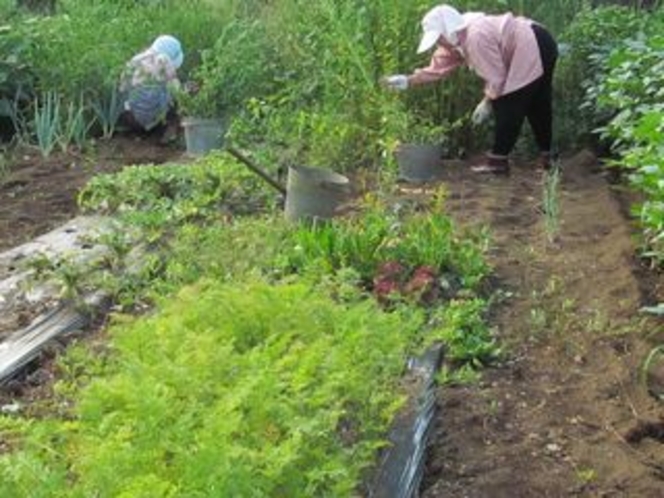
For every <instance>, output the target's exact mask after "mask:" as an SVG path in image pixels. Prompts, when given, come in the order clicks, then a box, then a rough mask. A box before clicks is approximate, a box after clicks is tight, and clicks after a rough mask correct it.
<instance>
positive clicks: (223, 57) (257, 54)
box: [178, 19, 278, 118]
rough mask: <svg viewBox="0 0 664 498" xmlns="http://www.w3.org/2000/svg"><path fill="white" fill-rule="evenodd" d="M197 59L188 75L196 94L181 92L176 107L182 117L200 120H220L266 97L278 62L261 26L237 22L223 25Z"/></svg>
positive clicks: (241, 21) (256, 23) (247, 22)
mask: <svg viewBox="0 0 664 498" xmlns="http://www.w3.org/2000/svg"><path fill="white" fill-rule="evenodd" d="M201 59H202V60H201V64H200V65H199V66H198V67H196V68H195V69H194V70H193V71H192V72H191V74H190V78H191V80H193V81H194V82H195V83H196V90H195V91H194V92H181V93H180V94H179V95H178V105H179V107H180V109H181V111H182V113H183V114H185V115H187V116H195V117H204V118H207V117H211V118H215V117H221V116H224V115H226V114H228V113H231V112H233V111H236V110H238V109H239V108H241V107H242V106H243V105H244V103H245V101H246V100H247V99H249V98H257V97H262V96H263V95H264V94H266V93H268V92H269V90H270V87H271V86H272V84H273V83H272V82H273V81H274V72H275V71H276V69H277V68H276V65H277V61H278V59H277V51H276V50H274V47H273V45H272V44H271V43H270V42H269V37H268V36H267V34H266V33H265V31H264V29H262V26H261V24H259V23H258V22H257V21H244V20H241V19H236V20H232V21H230V22H227V23H226V24H225V25H224V26H223V27H222V28H221V34H220V35H219V38H217V40H216V41H215V43H214V46H213V47H210V48H207V49H204V50H203V51H202V53H201Z"/></svg>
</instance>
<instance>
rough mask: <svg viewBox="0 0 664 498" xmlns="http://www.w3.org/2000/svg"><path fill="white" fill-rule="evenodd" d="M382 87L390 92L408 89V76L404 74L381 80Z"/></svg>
mask: <svg viewBox="0 0 664 498" xmlns="http://www.w3.org/2000/svg"><path fill="white" fill-rule="evenodd" d="M383 85H385V86H386V87H388V88H389V89H390V90H406V89H407V88H408V76H406V75H405V74H395V75H393V76H386V77H385V78H383Z"/></svg>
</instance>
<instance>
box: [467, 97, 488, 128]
mask: <svg viewBox="0 0 664 498" xmlns="http://www.w3.org/2000/svg"><path fill="white" fill-rule="evenodd" d="M491 110H492V109H491V101H490V100H489V99H483V100H482V102H480V103H479V104H477V107H475V110H474V111H473V116H472V118H471V119H472V121H473V124H474V125H481V124H482V123H484V122H485V121H486V120H487V119H489V116H491Z"/></svg>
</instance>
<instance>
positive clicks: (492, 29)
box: [410, 13, 544, 100]
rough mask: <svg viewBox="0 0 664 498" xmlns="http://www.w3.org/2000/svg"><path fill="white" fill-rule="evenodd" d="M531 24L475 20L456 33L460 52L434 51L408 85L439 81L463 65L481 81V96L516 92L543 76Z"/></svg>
mask: <svg viewBox="0 0 664 498" xmlns="http://www.w3.org/2000/svg"><path fill="white" fill-rule="evenodd" d="M533 22H534V21H532V20H530V19H527V18H525V17H515V16H513V15H512V14H510V13H508V14H503V15H500V16H489V15H480V16H474V17H473V18H471V19H470V20H469V21H468V27H467V28H466V29H465V30H464V31H462V32H460V33H459V49H458V50H448V49H446V48H445V47H441V46H439V47H438V48H436V51H435V52H434V54H433V57H432V58H431V63H430V64H429V66H428V67H426V68H423V69H417V70H416V71H415V72H414V73H413V74H412V75H411V76H410V83H412V84H415V85H417V84H422V83H429V82H433V81H437V80H440V79H442V78H445V77H446V76H447V75H448V74H450V73H451V72H452V71H454V70H455V69H456V68H458V67H459V66H462V65H464V64H466V65H467V66H468V67H470V68H471V69H472V70H473V71H474V72H475V73H476V74H477V75H478V76H479V77H480V78H482V79H483V80H484V82H485V86H484V94H485V95H486V96H487V97H488V98H490V99H492V100H493V99H497V98H498V97H502V96H503V95H507V94H509V93H512V92H514V91H516V90H519V89H520V88H523V87H524V86H526V85H528V84H529V83H532V82H533V81H535V80H536V79H537V78H539V77H540V76H542V74H543V73H544V70H543V68H542V59H541V57H540V52H539V46H538V45H537V39H536V38H535V33H534V32H533V30H532V24H533Z"/></svg>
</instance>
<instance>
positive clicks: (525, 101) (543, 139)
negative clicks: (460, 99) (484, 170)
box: [492, 24, 558, 156]
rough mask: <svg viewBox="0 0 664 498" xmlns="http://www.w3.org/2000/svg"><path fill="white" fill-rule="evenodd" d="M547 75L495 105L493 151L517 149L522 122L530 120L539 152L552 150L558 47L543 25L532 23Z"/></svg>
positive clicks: (509, 94)
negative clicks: (515, 146)
mask: <svg viewBox="0 0 664 498" xmlns="http://www.w3.org/2000/svg"><path fill="white" fill-rule="evenodd" d="M533 31H534V32H535V38H536V39H537V45H538V46H539V52H540V57H541V58H542V67H543V69H544V74H543V75H542V76H540V77H539V78H538V79H536V80H535V81H533V82H532V83H530V84H529V85H527V86H525V87H523V88H521V89H519V90H517V91H515V92H512V93H508V94H507V95H503V96H502V97H499V98H497V99H496V100H494V101H493V102H492V104H493V111H494V115H495V118H496V128H495V136H494V143H493V149H492V152H493V153H494V154H497V155H501V156H506V155H508V154H509V153H510V152H511V151H512V149H513V148H514V144H516V141H517V139H518V138H519V133H520V132H521V126H522V125H523V120H524V119H525V118H527V119H528V123H530V127H531V128H532V130H533V134H534V135H535V141H536V142H537V147H539V150H540V152H550V151H551V140H552V134H553V132H552V129H553V125H552V122H553V109H552V104H551V101H552V98H553V70H554V69H555V67H556V60H557V59H558V45H557V43H556V41H555V40H554V39H553V37H552V36H551V34H550V33H549V32H548V31H547V30H546V29H545V28H543V27H542V26H539V25H537V24H533Z"/></svg>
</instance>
